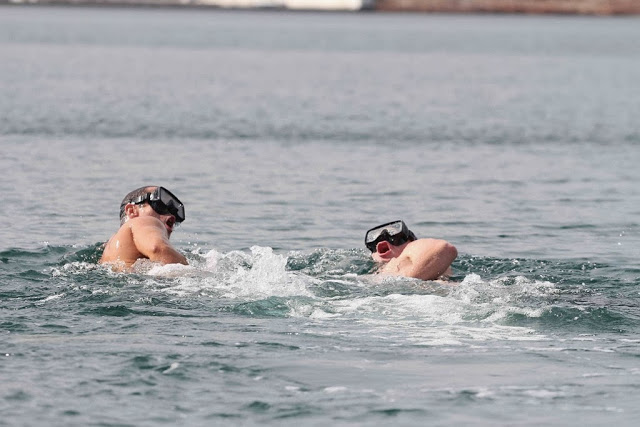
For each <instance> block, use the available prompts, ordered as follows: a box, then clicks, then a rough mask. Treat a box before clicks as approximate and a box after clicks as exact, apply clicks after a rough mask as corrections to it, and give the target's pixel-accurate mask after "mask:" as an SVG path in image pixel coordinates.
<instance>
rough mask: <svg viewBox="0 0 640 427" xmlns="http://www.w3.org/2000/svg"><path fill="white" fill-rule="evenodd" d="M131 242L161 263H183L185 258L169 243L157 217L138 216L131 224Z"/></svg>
mask: <svg viewBox="0 0 640 427" xmlns="http://www.w3.org/2000/svg"><path fill="white" fill-rule="evenodd" d="M131 232H132V234H133V242H134V244H135V245H136V248H137V249H138V251H140V253H141V254H142V255H144V256H146V257H147V258H149V259H150V260H151V261H156V262H160V263H162V264H185V265H187V264H188V263H187V259H186V258H185V257H184V255H182V254H181V253H180V252H178V251H177V250H175V249H174V248H173V246H171V243H169V235H168V234H167V230H166V229H165V228H164V224H163V223H162V221H160V220H158V219H157V218H152V217H147V218H139V220H138V221H136V223H135V225H134V224H132V226H131Z"/></svg>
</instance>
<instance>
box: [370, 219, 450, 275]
mask: <svg viewBox="0 0 640 427" xmlns="http://www.w3.org/2000/svg"><path fill="white" fill-rule="evenodd" d="M364 243H365V245H366V246H367V248H368V249H369V250H370V251H371V257H372V258H373V260H374V261H376V262H377V263H379V264H380V266H379V268H378V273H383V274H389V275H394V276H405V277H413V278H416V279H422V280H436V279H441V278H446V276H448V275H450V274H451V263H452V262H453V260H455V259H456V257H457V256H458V250H457V249H456V248H455V246H453V245H452V244H451V243H449V242H447V241H445V240H438V239H418V238H416V235H415V234H413V232H412V231H411V230H409V229H408V228H407V226H406V224H405V223H404V221H401V220H398V221H393V222H389V223H386V224H382V225H379V226H377V227H374V228H372V229H370V230H369V231H367V233H366V234H365V238H364Z"/></svg>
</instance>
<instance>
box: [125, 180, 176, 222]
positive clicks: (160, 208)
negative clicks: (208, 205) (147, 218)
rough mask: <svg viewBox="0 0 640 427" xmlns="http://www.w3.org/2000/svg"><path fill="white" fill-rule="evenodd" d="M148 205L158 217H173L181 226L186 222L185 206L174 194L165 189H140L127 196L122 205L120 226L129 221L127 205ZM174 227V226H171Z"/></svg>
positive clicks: (149, 187)
mask: <svg viewBox="0 0 640 427" xmlns="http://www.w3.org/2000/svg"><path fill="white" fill-rule="evenodd" d="M144 203H148V204H149V206H151V208H152V209H153V211H154V212H155V213H156V214H158V215H165V216H166V215H169V216H173V217H174V219H175V222H176V223H178V224H180V223H181V222H183V221H184V220H185V214H184V205H183V204H182V202H181V201H180V199H178V198H177V197H176V196H175V195H174V194H173V193H171V192H170V191H169V190H167V189H166V188H164V187H156V186H147V187H140V188H137V189H135V190H133V191H132V192H130V193H129V194H127V195H126V196H125V197H124V199H122V202H121V203H120V224H121V225H122V224H124V223H125V222H126V221H127V212H126V211H127V209H126V208H127V205H129V204H133V205H141V204H144ZM171 226H173V224H171Z"/></svg>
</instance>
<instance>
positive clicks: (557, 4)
mask: <svg viewBox="0 0 640 427" xmlns="http://www.w3.org/2000/svg"><path fill="white" fill-rule="evenodd" d="M375 9H376V10H383V11H405V12H449V13H454V12H455V13H532V14H534V13H537V14H543V13H554V14H584V15H619V14H638V13H640V0H377V1H376V5H375Z"/></svg>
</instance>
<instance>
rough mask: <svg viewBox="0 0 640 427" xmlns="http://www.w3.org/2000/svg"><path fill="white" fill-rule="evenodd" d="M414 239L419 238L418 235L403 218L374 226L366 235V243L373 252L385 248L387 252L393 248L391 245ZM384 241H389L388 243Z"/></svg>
mask: <svg viewBox="0 0 640 427" xmlns="http://www.w3.org/2000/svg"><path fill="white" fill-rule="evenodd" d="M414 240H417V238H416V235H415V234H413V232H412V231H411V230H409V228H407V225H406V224H405V223H404V221H402V220H397V221H392V222H388V223H386V224H382V225H378V226H377V227H373V228H371V229H369V230H368V231H367V233H366V234H365V236H364V244H365V246H366V247H367V248H368V249H369V250H370V251H371V252H372V253H374V252H378V251H379V249H380V250H382V249H384V250H385V252H386V251H387V250H389V249H391V248H390V246H389V245H393V246H401V245H403V244H405V243H407V242H411V241H414ZM384 242H387V244H385V243H384ZM379 246H381V248H379Z"/></svg>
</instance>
